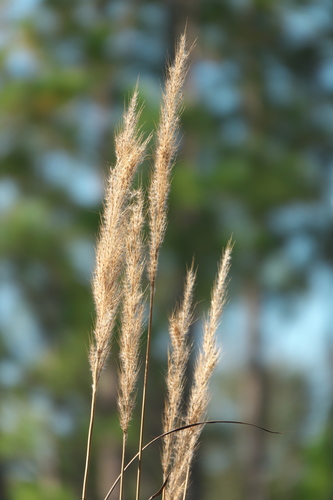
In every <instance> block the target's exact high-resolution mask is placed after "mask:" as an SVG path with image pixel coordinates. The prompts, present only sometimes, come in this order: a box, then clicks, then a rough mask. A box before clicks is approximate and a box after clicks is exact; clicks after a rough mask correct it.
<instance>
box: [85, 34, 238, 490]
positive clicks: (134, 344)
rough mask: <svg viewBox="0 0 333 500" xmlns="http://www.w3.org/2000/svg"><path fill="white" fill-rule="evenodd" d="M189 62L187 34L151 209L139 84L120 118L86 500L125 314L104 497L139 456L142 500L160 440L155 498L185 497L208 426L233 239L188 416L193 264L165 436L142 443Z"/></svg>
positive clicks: (169, 380)
mask: <svg viewBox="0 0 333 500" xmlns="http://www.w3.org/2000/svg"><path fill="white" fill-rule="evenodd" d="M188 56H189V51H188V50H187V48H186V36H185V33H184V34H183V35H182V36H181V38H180V41H179V44H178V46H177V49H176V55H175V60H174V62H173V64H172V65H171V66H169V68H168V72H167V78H166V84H165V90H164V93H163V97H162V104H161V112H160V121H159V123H158V126H157V139H156V148H155V154H154V166H153V168H152V171H151V176H150V184H149V189H148V208H147V210H146V209H145V203H144V195H143V188H141V187H140V188H139V189H137V190H135V191H134V190H133V185H132V184H133V177H134V175H135V172H136V170H137V168H138V166H139V165H140V163H141V162H142V160H143V158H144V157H145V154H146V148H147V144H148V141H149V140H150V136H149V137H148V138H147V139H146V140H144V139H143V138H142V135H141V134H140V130H139V128H138V119H139V115H140V112H139V111H138V89H137V88H136V89H135V91H134V93H133V96H132V98H131V100H130V103H129V106H128V109H127V111H126V113H125V114H124V123H123V127H122V129H121V130H120V132H119V133H118V134H117V136H116V140H115V149H116V164H115V166H114V168H112V169H110V172H109V179H108V183H107V186H106V193H105V204H104V213H103V217H102V220H101V229H100V234H99V238H98V242H97V247H96V267H95V272H94V276H93V283H92V288H93V296H94V301H95V308H96V320H95V328H94V332H93V338H92V341H91V346H90V355H89V361H90V368H91V372H92V398H91V415H90V423H89V429H88V440H87V452H86V463H85V472H84V478H83V487H82V497H81V498H82V500H86V491H87V481H88V472H89V463H90V456H91V440H92V431H93V425H94V416H95V403H96V394H97V386H98V382H99V380H100V377H101V374H102V372H103V369H104V367H105V364H106V361H107V358H108V356H109V354H110V351H111V342H112V335H113V331H114V328H115V319H116V317H118V314H119V318H120V327H119V370H118V408H119V422H120V427H121V429H122V431H123V446H122V458H121V470H120V474H119V477H118V479H117V481H116V482H115V483H114V485H113V486H112V487H111V488H110V490H109V492H108V493H107V495H106V497H105V500H107V499H108V498H109V497H110V495H111V494H112V492H113V490H114V488H115V485H116V484H117V482H118V480H119V481H120V489H119V500H122V498H123V496H124V495H125V481H124V473H125V471H126V470H127V468H128V466H129V465H130V464H131V463H132V462H133V461H134V459H136V458H137V459H138V469H137V480H136V488H135V497H136V500H139V499H140V484H141V471H142V452H143V451H144V449H146V448H147V447H148V446H149V445H150V444H152V443H153V442H155V441H156V440H157V439H159V438H163V447H162V456H161V462H162V470H163V485H162V487H161V488H160V490H159V491H158V492H157V493H156V494H154V495H152V496H151V497H150V498H151V499H152V498H155V497H156V496H159V495H160V494H162V496H163V498H164V500H171V499H172V500H177V499H181V498H183V499H184V498H185V495H186V490H187V485H188V478H189V471H190V465H191V461H192V458H193V455H194V452H195V448H196V446H197V441H198V437H199V434H200V432H201V429H202V427H203V425H204V423H205V422H204V421H203V418H204V417H205V415H206V411H207V405H208V401H209V380H210V378H211V375H212V372H213V370H214V368H215V366H216V364H217V361H218V358H219V348H218V345H217V339H216V332H217V328H218V325H219V318H220V316H221V313H222V310H223V306H224V304H225V298H226V283H227V274H228V271H229V267H230V258H231V243H230V242H229V244H228V245H227V247H226V250H225V252H224V254H223V255H222V258H221V261H220V264H219V269H218V274H217V278H216V281H215V284H214V287H213V290H212V297H211V306H210V310H209V314H208V316H207V319H206V320H205V322H204V328H203V338H202V346H201V350H200V352H199V355H198V358H197V360H196V363H195V367H194V374H193V383H192V388H191V392H190V396H189V400H188V402H187V405H186V407H187V411H186V414H185V415H182V414H181V410H182V407H183V403H184V386H185V371H186V368H187V364H188V360H189V356H190V351H191V341H190V340H189V339H188V337H189V329H190V325H191V323H192V322H193V304H192V303H193V292H194V287H195V281H196V271H195V270H194V264H193V263H192V265H191V267H190V268H189V269H188V271H187V274H186V278H185V285H184V292H183V297H182V300H181V301H180V303H179V304H178V306H177V307H176V308H175V309H174V311H173V313H172V314H171V316H170V320H169V332H170V344H171V345H170V349H169V354H168V369H167V374H166V399H165V408H164V413H163V416H162V425H163V434H162V435H161V436H159V437H158V438H156V439H154V440H152V441H151V442H150V443H149V444H148V445H144V444H143V436H144V423H145V414H146V395H147V387H148V373H149V363H150V344H151V337H152V324H153V308H154V294H155V282H156V275H157V268H158V259H159V251H160V248H161V245H162V242H163V239H164V235H165V231H166V227H167V208H168V207H167V204H168V195H169V191H170V179H171V171H172V167H173V164H174V159H175V153H176V148H177V133H178V129H179V116H180V111H181V103H182V85H183V83H184V79H185V76H186V70H187V60H188ZM146 216H147V220H148V226H149V238H148V242H146V240H145V238H144V237H143V233H144V224H145V218H146ZM146 263H147V268H148V281H149V312H148V318H145V293H144V290H143V288H142V277H143V274H144V270H145V264H146ZM147 320H148V321H147ZM146 321H147V340H146V349H145V356H144V370H143V392H142V398H141V419H140V432H139V436H138V453H137V455H136V456H135V457H134V458H132V460H130V461H129V463H128V464H127V465H125V455H126V443H127V437H128V430H129V425H130V421H131V419H132V414H133V408H134V405H135V403H136V385H137V382H138V378H139V375H140V369H139V367H140V364H141V353H140V339H141V337H142V333H143V329H144V324H145V322H146ZM176 431H177V432H176Z"/></svg>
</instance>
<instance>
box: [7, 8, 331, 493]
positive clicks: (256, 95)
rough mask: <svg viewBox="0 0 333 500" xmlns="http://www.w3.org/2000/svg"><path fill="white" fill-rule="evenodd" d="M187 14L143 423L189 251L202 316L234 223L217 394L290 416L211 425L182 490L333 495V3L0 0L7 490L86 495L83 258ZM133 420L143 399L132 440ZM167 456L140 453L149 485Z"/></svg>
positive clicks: (102, 415) (250, 411) (98, 452)
mask: <svg viewBox="0 0 333 500" xmlns="http://www.w3.org/2000/svg"><path fill="white" fill-rule="evenodd" d="M186 22H187V31H188V39H189V43H190V44H192V43H193V42H194V41H195V40H196V46H195V48H194V49H193V50H192V54H191V68H190V70H189V73H188V77H187V81H186V85H185V89H184V90H185V110H184V112H183V114H182V128H181V134H180V139H181V142H180V147H179V155H178V159H177V163H176V166H175V169H174V177H173V187H172V193H171V196H170V211H169V215H170V217H169V226H168V230H167V235H166V240H165V244H164V247H163V251H162V254H161V260H160V274H159V278H158V282H157V288H158V292H157V305H156V311H155V328H154V339H153V346H152V349H153V365H152V369H151V379H150V385H149V394H150V396H149V400H148V409H149V417H148V422H147V432H146V441H147V440H148V439H150V438H151V437H152V436H154V435H156V434H159V432H160V429H161V424H160V412H161V409H160V408H161V406H162V402H163V386H164V373H165V366H166V360H167V354H166V351H167V345H168V334H167V316H168V314H169V313H170V312H171V310H172V308H173V305H174V302H175V300H176V299H177V298H179V294H180V292H181V288H182V283H183V276H184V273H185V268H186V264H189V263H190V262H191V260H192V256H193V254H195V259H196V263H197V264H198V266H199V271H198V285H197V294H196V298H197V301H198V306H197V313H196V316H197V317H199V316H200V314H201V312H203V311H205V310H207V307H208V304H209V293H210V287H211V284H212V281H213V278H214V275H215V271H216V262H217V260H218V258H219V255H220V251H221V247H222V246H223V245H225V244H226V241H227V240H228V239H229V237H230V235H231V234H232V235H233V238H234V240H235V248H234V258H233V263H232V272H231V283H230V286H229V303H228V306H227V308H226V311H225V314H224V318H223V321H222V325H221V327H220V332H219V338H220V339H221V345H222V348H223V357H222V360H221V363H220V366H219V368H218V370H217V372H216V373H215V377H214V380H213V383H212V400H211V405H210V409H209V415H208V416H209V417H210V418H220V419H223V418H224V419H239V420H247V421H249V422H252V423H257V424H259V425H263V426H265V427H268V428H270V429H273V430H281V431H289V432H288V433H287V434H285V435H281V436H275V435H269V434H265V433H262V432H259V431H257V430H252V429H249V428H243V427H241V426H236V425H221V426H217V427H215V428H213V427H210V428H207V429H205V430H204V432H203V434H202V439H201V447H200V449H199V451H198V455H197V459H196V461H195V464H194V469H193V475H192V488H191V490H190V492H189V495H188V498H189V499H191V500H208V499H209V500H213V499H219V498H222V497H223V498H225V499H228V500H239V499H249V500H268V499H270V500H275V499H276V500H277V499H281V498H284V499H285V500H287V499H288V500H289V499H290V500H298V499H302V500H307V499H309V500H310V499H311V500H313V499H314V498H315V499H320V500H328V499H333V483H332V470H333V428H332V419H333V390H332V381H333V331H332V328H333V321H332V319H333V318H332V310H333V307H332V299H333V271H332V259H333V252H332V250H333V231H332V216H333V205H332V203H333V36H332V35H333V3H332V2H331V0H312V1H306V0H299V1H297V0H202V1H200V0H178V1H176V0H165V1H144V0H141V1H140V0H137V1H134V0H132V1H130V0H128V1H127V0H72V1H71V2H68V1H65V0H2V2H1V4H0V23H1V29H0V61H1V76H0V87H1V92H0V106H1V114H0V129H1V132H0V161H1V170H0V175H1V178H0V219H1V225H0V228H1V229H0V235H1V236H0V252H1V260H0V355H1V358H0V387H1V400H0V498H1V499H2V500H18V499H20V500H21V499H24V500H30V499H31V500H41V499H43V500H44V499H45V498H47V499H48V500H60V499H61V500H74V499H78V498H80V492H81V481H82V476H83V467H84V454H85V441H86V433H87V426H88V416H89V404H90V386H91V379H90V373H89V367H88V362H87V348H88V345H89V335H90V332H91V328H92V322H93V303H92V297H91V292H90V278H91V272H92V269H93V263H94V244H95V238H96V234H97V228H98V223H99V212H100V210H101V206H102V196H103V183H104V180H105V177H106V175H107V170H108V167H109V165H110V164H112V162H113V160H114V149H113V146H114V143H113V134H114V131H115V127H116V126H117V125H118V124H119V123H120V120H121V116H122V112H123V107H124V104H125V103H126V102H127V100H128V96H129V95H130V92H131V90H132V89H133V88H134V86H135V83H136V81H137V78H138V75H139V76H140V80H139V89H140V94H141V97H142V99H143V100H144V101H145V108H144V112H143V115H142V123H143V124H144V130H145V131H146V132H147V133H148V132H149V131H150V130H151V129H152V127H154V124H155V123H156V122H157V120H158V107H159V101H160V96H161V88H162V84H163V78H164V68H165V64H166V61H167V60H168V58H169V59H170V58H172V56H173V53H174V42H175V40H176V39H177V37H178V36H179V34H180V33H181V32H182V31H183V28H184V26H185V24H186ZM148 166H149V162H148ZM142 175H143V177H145V173H143V174H142ZM192 334H193V337H194V338H196V337H197V336H199V335H200V321H199V320H198V321H197V322H196V323H195V324H194V326H193V332H192ZM114 351H116V346H115V349H114ZM116 366H117V365H116V362H115V360H114V359H112V360H111V361H110V363H109V369H108V370H107V371H106V372H105V373H104V375H103V378H102V383H101V389H100V393H99V401H98V416H97V421H96V433H95V439H94V443H93V463H92V472H91V481H90V484H89V496H88V497H87V498H88V499H89V500H92V499H94V498H103V497H104V496H105V494H106V491H107V490H108V488H109V487H110V485H111V483H112V480H113V478H114V477H115V476H116V475H117V474H118V470H119V460H120V443H121V434H120V431H119V425H118V420H117V407H116V375H115V374H116ZM137 430H138V421H137V419H135V421H134V422H133V424H132V427H131V436H130V443H129V446H130V449H129V456H131V455H132V454H134V453H135V452H136V446H137ZM158 456H159V450H158V446H156V447H155V449H154V450H151V452H149V454H148V455H147V458H146V461H145V463H144V484H143V491H144V497H146V498H148V497H149V496H150V495H151V494H153V493H154V492H155V491H156V490H157V489H158V488H159V486H160V485H161V474H160V469H159V467H158ZM133 476H135V470H133V472H132V474H131V473H129V475H128V483H127V488H128V492H129V493H128V495H130V493H131V492H132V488H133Z"/></svg>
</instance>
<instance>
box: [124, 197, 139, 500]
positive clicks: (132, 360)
mask: <svg viewBox="0 0 333 500" xmlns="http://www.w3.org/2000/svg"><path fill="white" fill-rule="evenodd" d="M135 196H136V201H135V202H133V204H132V206H131V207H130V212H131V213H130V216H129V220H128V224H127V228H126V257H125V275H124V280H123V304H122V317H121V321H122V324H121V332H120V336H119V348H120V349H119V360H120V370H119V381H118V385H119V390H118V407H119V420H120V426H121V428H122V430H123V449H122V465H121V480H120V493H119V498H120V499H121V498H122V496H123V479H124V466H125V449H126V442H127V432H128V426H129V422H130V420H131V418H132V412H133V408H134V404H135V401H134V390H135V386H136V382H137V378H138V373H139V345H140V337H141V334H142V329H143V313H144V300H143V291H142V286H141V279H142V274H143V271H144V257H143V250H144V244H143V243H144V242H143V234H142V228H143V223H144V217H143V194H142V190H141V189H140V190H138V191H137V192H136V193H135Z"/></svg>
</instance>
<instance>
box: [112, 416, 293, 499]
mask: <svg viewBox="0 0 333 500" xmlns="http://www.w3.org/2000/svg"><path fill="white" fill-rule="evenodd" d="M208 424H237V425H247V426H248V427H255V428H256V429H259V430H261V431H264V432H269V433H270V434H286V432H281V431H271V430H270V429H266V427H261V426H260V425H256V424H251V423H249V422H242V421H238V420H206V421H203V422H195V423H194V424H187V425H182V426H181V427H177V428H176V429H172V430H171V431H167V432H164V433H163V434H160V435H159V436H156V437H155V438H154V439H152V440H151V441H149V443H147V444H146V445H145V446H143V448H142V451H145V450H146V449H147V448H149V446H150V445H152V444H153V443H155V442H156V441H158V440H159V439H162V438H163V437H165V436H168V435H169V434H172V433H173V432H179V431H183V430H185V429H190V428H191V427H197V426H198V425H202V426H204V425H208ZM138 457H139V452H138V453H137V454H136V455H134V457H133V458H132V459H131V460H130V461H129V462H128V464H127V465H126V467H125V468H124V472H125V471H126V470H127V469H128V468H129V466H130V465H132V463H133V462H134V460H136V459H137V458H138ZM119 480H120V475H119V476H118V477H117V479H116V480H115V482H114V483H113V485H112V486H111V488H110V489H109V491H108V492H107V494H106V496H105V498H104V500H108V499H109V497H110V495H111V493H112V492H113V490H114V489H115V487H116V486H117V484H118V482H119Z"/></svg>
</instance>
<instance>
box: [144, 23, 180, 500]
mask: <svg viewBox="0 0 333 500" xmlns="http://www.w3.org/2000/svg"><path fill="white" fill-rule="evenodd" d="M187 59H188V51H187V50H186V35H185V33H184V34H183V35H182V36H181V38H180V42H179V44H178V47H177V49H176V56H175V60H174V63H173V64H172V66H170V67H169V68H168V76H167V80H166V84H165V91H164V94H163V104H162V108H161V116H160V122H159V126H158V131H157V146H156V154H155V165H154V169H153V172H152V176H151V183H150V190H149V223H150V260H149V266H148V275H149V281H150V304H149V320H148V332H147V346H146V356H145V371H144V379H143V391H142V404H141V421H140V435H139V460H138V472H137V484H136V495H135V498H136V500H139V496H140V482H141V464H142V447H143V430H144V424H145V412H146V394H147V383H148V370H149V356H150V342H151V330H152V319H153V305H154V293H155V278H156V272H157V264H158V255H159V250H160V247H161V244H162V242H163V239H164V234H165V229H166V225H167V200H168V195H169V191H170V174H171V168H172V164H173V160H174V154H175V151H176V146H177V142H176V133H177V130H178V126H179V111H180V104H181V100H182V93H181V88H182V85H183V83H184V79H185V75H186V62H187Z"/></svg>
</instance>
